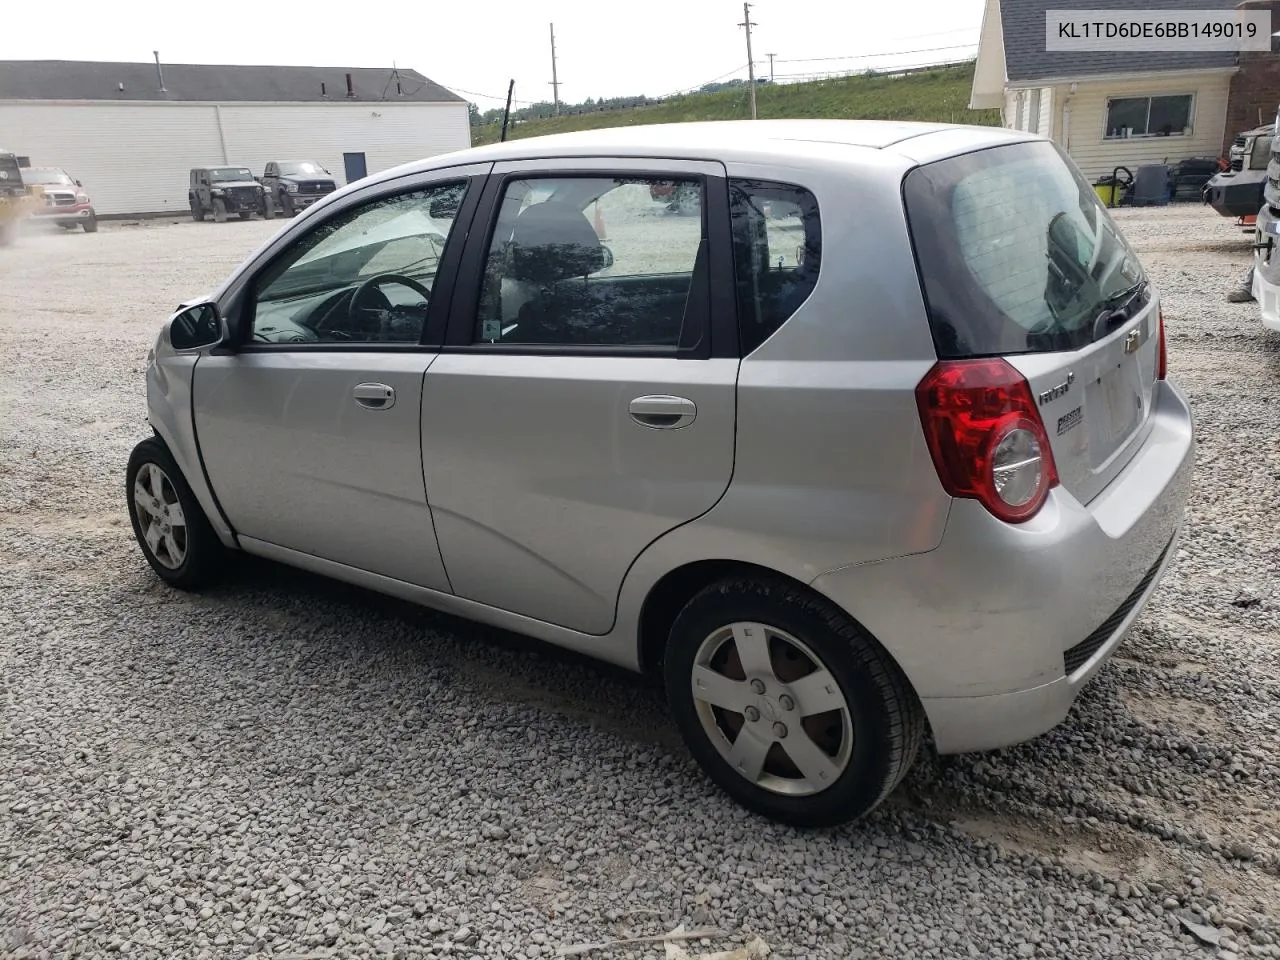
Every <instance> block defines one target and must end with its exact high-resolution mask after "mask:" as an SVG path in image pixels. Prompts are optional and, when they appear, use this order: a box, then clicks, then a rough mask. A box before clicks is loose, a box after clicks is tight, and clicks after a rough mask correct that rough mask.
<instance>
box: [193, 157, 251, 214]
mask: <svg viewBox="0 0 1280 960" xmlns="http://www.w3.org/2000/svg"><path fill="white" fill-rule="evenodd" d="M187 202H188V203H189V204H190V205H191V216H192V218H193V219H195V220H203V219H204V218H205V217H206V216H209V215H211V214H212V216H213V219H214V220H216V221H217V222H218V223H225V222H226V220H227V217H228V216H229V215H232V214H234V215H236V216H239V217H240V219H241V220H248V219H249V218H250V217H252V216H253V215H254V214H255V213H257V214H259V215H261V216H262V218H263V219H266V218H268V217H270V216H271V208H270V207H269V206H268V205H267V200H266V193H265V192H264V191H263V189H262V184H260V183H259V182H258V181H257V180H256V179H254V176H253V173H252V172H251V171H250V170H249V168H248V167H195V168H193V169H192V171H191V176H190V187H189V188H188V190H187Z"/></svg>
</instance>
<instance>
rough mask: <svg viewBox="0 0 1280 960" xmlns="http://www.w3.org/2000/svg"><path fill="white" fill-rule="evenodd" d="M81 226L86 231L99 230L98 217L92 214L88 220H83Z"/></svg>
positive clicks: (94, 231)
mask: <svg viewBox="0 0 1280 960" xmlns="http://www.w3.org/2000/svg"><path fill="white" fill-rule="evenodd" d="M80 226H82V227H84V232H85V233H97V232H98V218H97V217H96V216H93V215H91V216H90V217H89V219H88V220H84V221H81V223H80Z"/></svg>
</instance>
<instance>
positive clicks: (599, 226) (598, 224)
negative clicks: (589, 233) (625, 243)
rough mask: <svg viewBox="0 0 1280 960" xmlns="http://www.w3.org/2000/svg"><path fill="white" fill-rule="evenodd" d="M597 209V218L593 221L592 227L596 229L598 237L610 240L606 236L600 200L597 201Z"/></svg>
mask: <svg viewBox="0 0 1280 960" xmlns="http://www.w3.org/2000/svg"><path fill="white" fill-rule="evenodd" d="M595 207H596V211H595V216H594V217H593V219H592V223H591V225H592V226H593V227H595V229H596V236H597V237H599V238H600V239H601V240H608V239H609V238H608V236H606V235H605V229H604V215H603V214H602V213H601V212H600V201H599V200H597V201H596V204H595Z"/></svg>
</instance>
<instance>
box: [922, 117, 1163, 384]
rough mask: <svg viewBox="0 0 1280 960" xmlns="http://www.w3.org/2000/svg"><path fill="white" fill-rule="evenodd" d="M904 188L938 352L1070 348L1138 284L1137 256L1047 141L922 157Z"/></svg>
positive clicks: (1099, 329)
mask: <svg viewBox="0 0 1280 960" xmlns="http://www.w3.org/2000/svg"><path fill="white" fill-rule="evenodd" d="M903 195H904V198H905V201H906V207H907V217H908V220H909V222H910V227H911V234H912V242H913V244H914V245H915V248H916V258H917V261H918V263H919V268H920V275H921V279H922V281H923V284H924V293H925V299H926V301H927V307H928V311H929V321H930V324H931V326H932V328H933V338H934V345H935V346H936V348H937V351H938V356H940V357H943V358H947V359H960V358H965V357H973V356H997V355H1007V354H1014V353H1046V352H1051V351H1059V350H1076V349H1079V348H1080V347H1083V346H1085V345H1087V344H1089V343H1092V342H1093V341H1094V339H1095V338H1097V337H1101V336H1104V335H1105V334H1106V333H1108V332H1109V329H1108V325H1107V324H1105V323H1099V322H1098V319H1099V317H1100V316H1101V315H1103V314H1104V313H1106V312H1108V311H1110V310H1114V309H1116V308H1120V307H1124V306H1126V304H1127V305H1128V306H1130V307H1133V306H1134V303H1127V298H1128V294H1129V293H1131V292H1139V293H1141V292H1142V291H1143V281H1144V280H1145V275H1144V274H1143V271H1142V266H1141V264H1139V262H1138V258H1137V257H1136V256H1135V255H1134V253H1133V251H1132V249H1130V247H1129V245H1128V244H1127V243H1126V242H1125V240H1124V237H1123V236H1121V234H1120V232H1119V230H1118V229H1117V228H1116V225H1115V223H1114V222H1113V221H1112V219H1111V217H1110V216H1109V215H1108V213H1107V211H1106V209H1105V208H1104V207H1103V206H1102V203H1101V202H1100V201H1099V199H1098V196H1097V194H1096V193H1095V192H1094V190H1093V188H1092V187H1091V186H1090V185H1089V183H1088V182H1087V181H1086V180H1085V179H1084V177H1083V176H1081V174H1080V172H1079V171H1078V170H1077V169H1076V168H1075V166H1074V165H1073V164H1072V163H1071V161H1070V160H1068V159H1067V158H1066V156H1065V154H1063V153H1062V152H1061V150H1059V148H1058V147H1057V146H1055V145H1054V144H1051V143H1045V142H1036V143H1020V144H1014V145H1011V146H1006V147H996V148H993V149H989V150H979V151H977V152H975V153H969V154H964V155H962V156H959V157H951V158H949V159H947V160H941V161H938V162H936V163H930V164H926V165H925V166H922V167H918V168H916V169H915V170H913V171H912V172H911V173H910V174H908V175H907V178H906V180H905V181H904V184H903ZM1139 299H1141V297H1139ZM1135 303H1136V301H1135Z"/></svg>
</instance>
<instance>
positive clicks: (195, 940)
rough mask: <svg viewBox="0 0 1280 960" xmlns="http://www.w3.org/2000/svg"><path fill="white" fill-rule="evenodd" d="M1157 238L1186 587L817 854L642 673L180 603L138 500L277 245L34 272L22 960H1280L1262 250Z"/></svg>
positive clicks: (16, 597) (1129, 218)
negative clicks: (1034, 737)
mask: <svg viewBox="0 0 1280 960" xmlns="http://www.w3.org/2000/svg"><path fill="white" fill-rule="evenodd" d="M1119 218H1120V219H1121V220H1122V221H1123V226H1124V228H1125V230H1126V232H1127V234H1128V235H1129V236H1130V238H1131V239H1132V240H1133V241H1135V244H1136V245H1137V246H1138V247H1139V250H1140V252H1141V254H1142V255H1143V258H1144V260H1145V262H1146V264H1147V266H1148V267H1149V269H1150V271H1151V273H1152V275H1153V277H1154V279H1155V280H1156V282H1157V284H1158V285H1159V287H1160V288H1161V290H1162V292H1163V296H1164V302H1165V305H1166V306H1165V313H1166V320H1167V323H1168V328H1169V355H1170V369H1171V372H1172V375H1173V376H1174V377H1175V378H1176V379H1177V380H1178V381H1179V382H1180V383H1181V385H1182V386H1183V387H1184V389H1185V390H1186V391H1187V392H1188V393H1189V395H1190V396H1191V398H1192V400H1193V403H1194V406H1195V409H1196V413H1197V416H1198V418H1199V425H1200V431H1201V433H1200V436H1201V442H1200V449H1199V455H1198V481H1197V483H1198V485H1197V487H1196V491H1195V494H1194V497H1193V501H1192V503H1191V506H1190V509H1189V517H1188V520H1189V524H1188V529H1187V532H1186V537H1185V540H1184V541H1183V545H1182V549H1181V550H1180V552H1179V554H1178V558H1177V562H1176V564H1175V565H1174V566H1173V568H1172V570H1171V572H1170V574H1169V576H1168V577H1167V578H1166V579H1165V581H1164V584H1163V586H1162V587H1161V588H1160V590H1159V592H1158V594H1157V596H1156V599H1155V601H1154V602H1153V603H1152V605H1151V607H1150V608H1149V610H1148V612H1147V613H1146V615H1145V616H1144V617H1143V619H1142V621H1141V623H1140V624H1139V626H1138V628H1137V629H1136V630H1135V632H1134V634H1133V636H1132V639H1131V640H1130V641H1129V642H1128V644H1127V645H1126V646H1125V647H1124V648H1122V651H1121V654H1120V655H1119V656H1118V657H1117V658H1116V659H1115V660H1114V661H1113V663H1112V665H1111V666H1109V667H1108V668H1107V669H1106V670H1105V671H1104V672H1103V674H1102V675H1101V676H1100V677H1099V679H1098V680H1097V681H1096V682H1095V683H1094V684H1093V685H1092V686H1091V687H1090V688H1089V690H1088V691H1087V692H1086V694H1085V695H1084V697H1083V698H1082V699H1081V701H1080V702H1079V704H1078V705H1077V707H1076V709H1075V710H1074V711H1073V712H1072V714H1071V716H1070V718H1069V719H1068V720H1067V722H1066V723H1065V724H1064V725H1063V726H1061V727H1060V728H1059V729H1058V730H1056V731H1054V732H1053V733H1051V734H1049V735H1047V736H1045V737H1043V738H1041V739H1039V740H1038V741H1036V742H1034V743H1031V744H1027V745H1024V746H1021V747H1018V748H1015V749H1011V750H1008V751H1004V752H1001V753H998V754H989V755H983V756H973V757H961V758H952V759H948V760H946V761H945V762H938V761H936V760H932V761H928V762H924V763H922V764H921V765H920V766H919V767H918V769H917V771H916V772H915V773H914V774H913V776H912V777H911V779H910V780H909V781H908V783H906V784H905V785H904V786H903V788H902V789H900V790H899V791H898V793H897V794H896V795H895V797H894V798H893V799H892V800H891V802H890V803H889V804H887V805H886V806H885V807H884V808H882V810H881V811H879V812H877V814H875V815H874V816H873V817H872V818H871V819H870V820H869V821H868V822H865V823H863V824H860V825H856V826H853V827H845V828H841V829H838V830H833V831H826V832H819V833H800V832H796V831H793V830H789V829H785V828H782V827H779V826H775V825H772V824H769V823H765V822H762V821H760V820H757V819H754V818H752V817H750V816H749V815H747V814H745V813H744V812H743V811H741V810H740V809H738V808H737V807H736V806H734V805H733V804H732V803H730V802H729V801H728V800H726V799H725V798H723V797H722V796H720V795H719V794H717V793H716V792H715V791H714V790H713V789H712V788H711V787H710V786H709V784H708V782H707V781H706V780H705V779H704V778H703V777H702V775H701V774H700V773H699V772H698V771H697V769H696V768H695V767H694V765H693V763H692V762H691V761H690V760H689V759H688V757H687V756H686V754H685V752H684V751H683V749H682V748H681V747H680V745H679V743H678V739H677V737H676V734H675V731H674V730H673V729H672V727H671V725H670V723H669V721H668V720H667V719H666V716H665V713H664V709H663V706H662V702H661V699H660V696H659V694H658V693H657V692H656V691H655V690H654V689H653V688H651V687H650V686H648V685H646V684H645V683H643V682H642V681H640V680H639V679H637V678H633V677H631V676H629V675H625V674H621V673H617V672H614V671H611V670H609V669H607V668H604V667H601V666H599V665H596V664H593V663H589V662H586V661H583V660H580V659H577V658H574V657H571V656H568V655H564V654H559V653H557V652H555V651H552V650H548V649H546V648H543V647H540V646H536V645H534V644H532V643H529V642H526V641H523V640H519V639H516V638H512V637H509V636H507V635H504V634H500V633H498V632H495V631H492V630H489V629H485V628H480V627H476V626H472V625H469V624H467V623H464V622H461V621H458V620H454V619H451V618H447V617H443V616H440V615H437V614H434V613H431V612H428V611H423V610H420V609H417V608H412V607H409V606H406V605H402V604H399V603H396V602H392V601H389V600H386V599H384V598H381V597H378V596H375V595H372V594H368V593H365V592H362V591H359V590H356V589H354V588H348V587H345V586H341V585H336V584H333V583H330V582H326V581H323V580H320V579H318V578H314V577H311V576H308V575H305V574H302V573H297V572H292V571H289V570H286V569H283V568H279V567H275V566H272V565H270V564H266V563H263V562H257V561H246V562H245V563H244V564H243V565H242V567H241V568H240V569H239V572H238V573H237V574H236V575H235V576H234V577H232V578H231V580H230V582H228V583H227V584H226V585H224V586H222V587H220V588H219V589H217V590H216V591H213V592H211V593H208V594H205V595H201V596H189V595H184V594H181V593H178V592H175V591H172V590H169V589H165V588H163V587H161V586H160V585H159V583H158V581H157V580H156V578H155V577H154V575H153V574H152V573H151V572H150V570H149V568H148V567H147V566H146V564H145V563H144V562H143V560H142V558H141V556H140V555H139V553H138V551H137V549H136V547H135V546H134V544H133V542H132V538H131V535H130V533H129V526H128V522H127V520H126V517H125V509H124V501H123V494H122V476H123V470H124V463H125V459H126V457H127V456H128V453H129V450H130V448H131V447H132V445H133V444H134V443H135V442H136V441H137V440H138V439H140V438H142V437H143V436H145V435H146V433H147V428H146V424H145V418H144V383H143V365H144V363H145V358H146V353H147V349H148V348H149V346H150V345H151V343H152V341H153V338H154V334H155V330H156V327H157V324H158V323H159V322H160V321H161V319H162V318H163V317H164V316H165V315H166V314H167V312H168V311H169V310H170V309H172V307H173V306H174V305H175V304H176V303H177V302H178V300H179V299H180V298H181V297H183V296H185V295H188V294H192V293H196V292H199V291H202V290H205V289H207V288H209V287H210V286H212V285H213V284H214V283H215V282H216V281H217V280H218V279H219V278H221V277H222V276H223V275H225V273H226V272H227V271H228V270H230V269H231V268H232V267H233V266H234V265H235V264H236V263H237V262H239V261H240V260H241V259H242V258H243V257H244V255H246V254H247V253H248V252H249V251H250V250H251V249H252V248H253V247H254V246H256V245H257V244H258V243H259V242H261V241H262V240H263V239H265V238H266V237H267V236H268V235H270V234H271V233H272V232H274V231H275V230H277V229H279V227H280V225H279V224H278V223H262V222H259V221H253V222H250V223H230V224H226V225H213V224H192V223H159V222H156V223H147V224H143V225H132V226H129V225H115V224H106V225H104V228H103V230H102V232H100V233H99V234H97V235H93V236H89V235H83V234H79V233H77V234H67V235H61V234H45V233H39V234H30V235H28V236H25V237H24V238H22V240H21V241H20V243H19V245H18V246H17V247H16V248H14V249H11V250H4V251H0V955H3V956H7V957H14V958H19V957H58V958H61V957H68V956H100V955H103V954H107V953H113V952H119V953H125V954H129V955H133V956H139V957H156V958H161V957H164V958H168V957H179V956H180V957H219V958H221V957H249V956H253V957H267V956H271V957H283V956H291V957H295V958H296V957H374V956H377V957H390V956H397V957H432V956H440V957H443V956H477V955H483V956H495V957H499V956H500V957H537V956H551V955H555V954H556V953H557V952H558V951H559V950H560V949H561V948H562V947H564V946H566V945H570V944H574V943H579V942H582V941H599V940H606V939H610V938H617V937H625V936H628V935H647V934H656V933H661V932H663V931H666V930H670V929H672V928H673V927H674V926H676V925H677V924H680V923H684V924H686V925H689V926H702V925H710V926H715V927H718V928H719V929H721V930H723V931H725V933H726V936H725V937H723V938H718V939H714V940H707V941H705V942H695V943H691V944H686V946H685V948H686V949H688V950H689V952H690V953H693V954H699V953H705V952H707V951H710V950H712V949H729V948H730V947H731V946H733V945H734V944H741V943H744V942H745V941H746V940H747V939H748V938H749V937H750V936H753V935H758V936H759V937H760V938H762V939H763V940H764V941H765V942H766V943H767V944H769V945H770V946H771V947H772V949H773V955H774V956H777V957H795V958H800V957H804V958H826V957H832V958H835V957H841V958H849V957H876V958H881V957H913V958H918V957H967V956H975V957H976V956H983V957H989V958H1001V957H1033V956H1043V957H1063V958H1080V957H1111V956H1115V957H1139V958H1141V957H1170V958H1172V957H1188V956H1199V955H1210V954H1215V953H1216V955H1217V956H1219V957H1222V958H1224V960H1231V958H1232V957H1233V956H1245V955H1248V956H1262V957H1266V956H1271V957H1280V924H1278V923H1277V917H1276V911H1277V909H1280V807H1278V806H1277V784H1280V749H1278V748H1280V726H1278V723H1280V721H1278V720H1277V717H1278V716H1280V711H1278V710H1277V707H1278V706H1280V598H1277V597H1275V596H1274V595H1273V586H1272V585H1273V584H1274V583H1275V582H1277V576H1276V575H1277V557H1278V556H1280V554H1278V552H1277V532H1278V531H1280V525H1278V524H1277V518H1280V510H1277V507H1278V506H1280V504H1278V503H1277V497H1278V495H1277V492H1276V491H1277V489H1278V488H1280V484H1277V479H1278V478H1280V452H1278V450H1277V445H1276V441H1275V431H1274V425H1273V417H1274V415H1273V414H1272V410H1273V409H1276V404H1277V402H1278V401H1280V390H1278V389H1277V386H1276V384H1277V383H1278V382H1280V341H1277V340H1276V339H1274V338H1271V337H1269V336H1267V335H1266V334H1264V333H1263V331H1262V330H1261V328H1260V326H1259V324H1258V321H1257V308H1256V306H1255V305H1253V304H1243V305H1230V304H1227V303H1225V302H1224V301H1223V296H1224V295H1225V293H1226V292H1227V290H1228V289H1229V288H1230V287H1231V285H1232V284H1233V283H1234V282H1235V281H1236V279H1237V277H1238V276H1239V274H1240V272H1241V270H1242V269H1243V268H1244V267H1245V266H1246V265H1247V262H1248V256H1249V250H1248V240H1247V238H1246V237H1244V236H1243V235H1242V234H1241V233H1240V232H1239V231H1238V230H1237V229H1235V228H1234V227H1233V226H1232V225H1231V224H1230V222H1229V221H1226V220H1224V219H1222V218H1219V217H1217V216H1216V215H1214V214H1213V213H1212V212H1211V211H1209V210H1208V209H1207V208H1203V207H1200V206H1188V207H1177V208H1164V209H1156V210H1125V211H1121V212H1120V213H1119ZM1191 923H1194V924H1199V926H1198V927H1195V928H1194V929H1195V930H1196V931H1197V932H1198V933H1199V934H1200V935H1201V937H1203V938H1208V939H1209V940H1212V941H1214V943H1215V944H1216V946H1202V945H1201V942H1200V941H1199V940H1197V939H1196V938H1195V937H1194V936H1193V934H1192V933H1191V932H1188V926H1187V925H1188V924H1191ZM1205 928H1210V929H1205ZM662 952H663V951H662V950H661V949H658V948H656V947H647V948H644V949H637V950H635V951H633V952H632V953H630V954H627V953H626V952H625V951H624V950H622V949H620V948H619V949H615V950H612V951H603V952H601V953H600V954H598V955H599V956H604V957H609V956H622V955H629V956H647V957H657V956H660V955H661V954H662Z"/></svg>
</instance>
